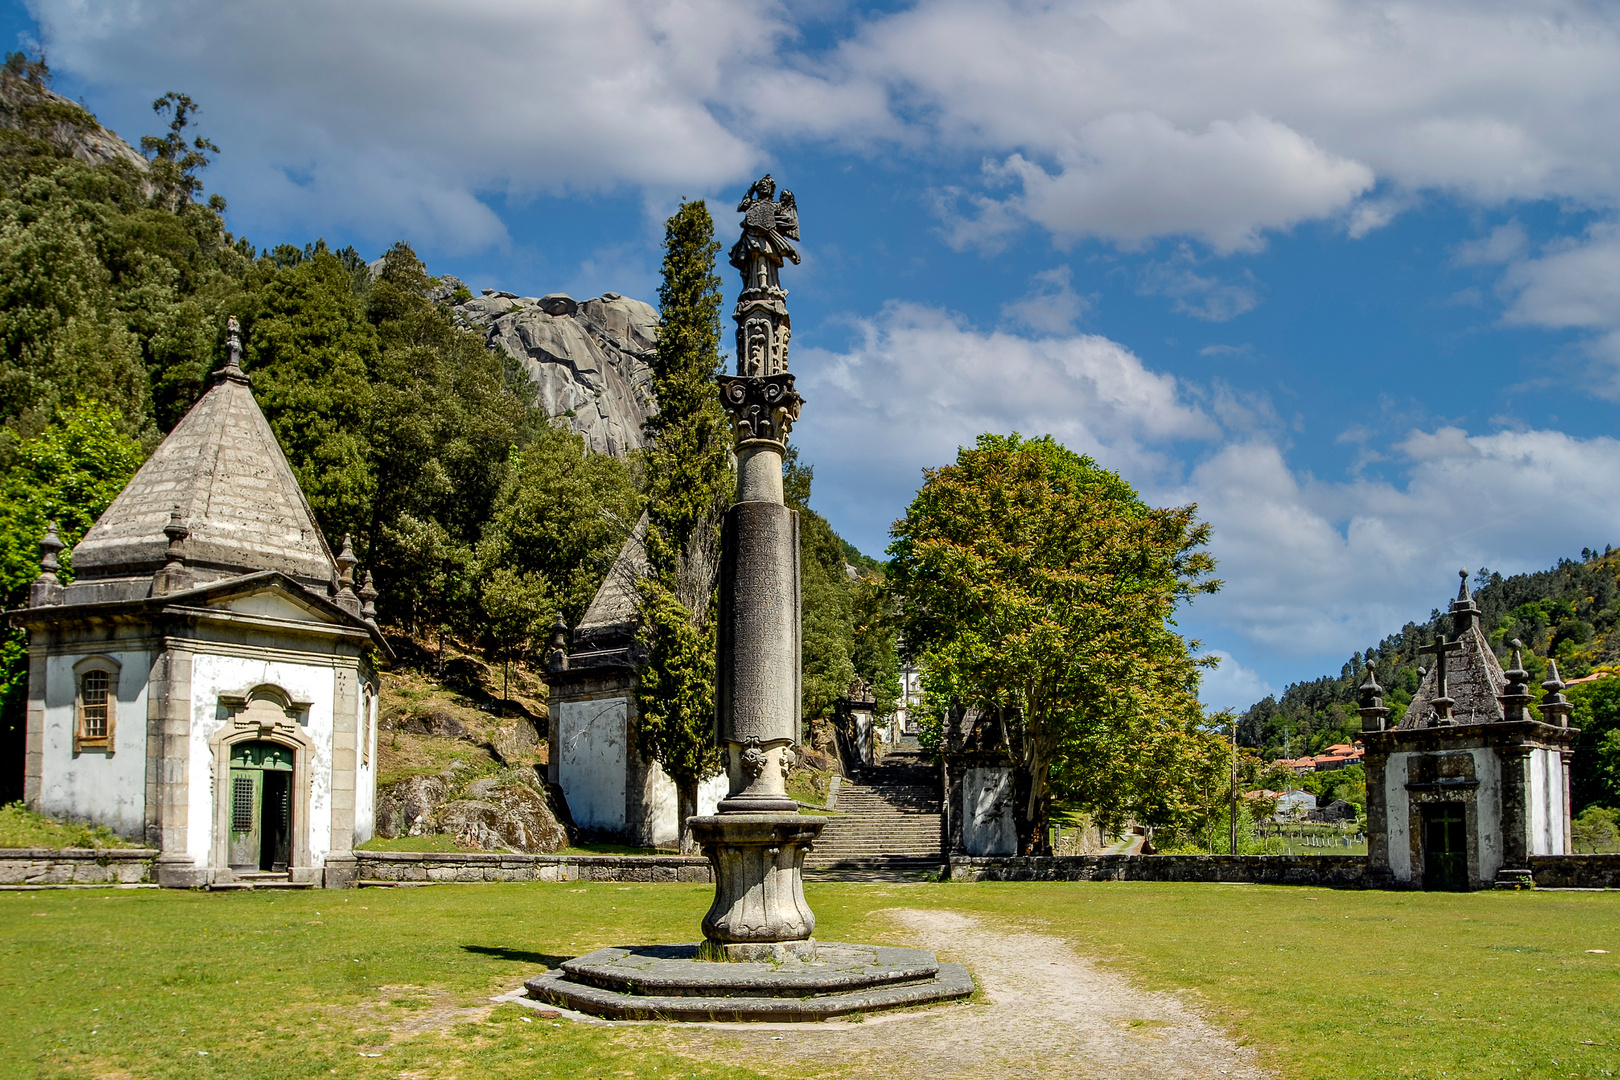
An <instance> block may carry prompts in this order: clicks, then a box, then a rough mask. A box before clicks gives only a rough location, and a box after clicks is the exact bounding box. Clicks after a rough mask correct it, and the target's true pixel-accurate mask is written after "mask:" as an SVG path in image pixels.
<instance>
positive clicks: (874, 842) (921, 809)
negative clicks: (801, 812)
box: [804, 748, 945, 881]
mask: <svg viewBox="0 0 1620 1080" xmlns="http://www.w3.org/2000/svg"><path fill="white" fill-rule="evenodd" d="M939 797H940V796H939V769H938V767H937V766H934V765H931V764H928V763H926V762H924V761H923V760H922V758H921V755H920V754H919V752H918V751H916V750H913V749H910V748H902V749H900V750H897V751H895V752H894V753H892V754H890V755H888V757H886V758H884V759H883V763H882V764H881V765H877V766H870V767H867V768H863V769H860V770H858V772H857V774H856V776H855V777H854V778H853V779H852V780H850V781H846V782H845V783H844V784H843V785H842V786H840V787H839V789H838V800H837V803H836V805H835V806H834V811H835V813H836V816H835V817H833V818H832V819H830V820H829V821H828V822H827V826H826V828H824V829H823V830H822V833H821V837H820V839H818V840H817V841H816V844H815V847H814V848H812V849H811V851H810V854H809V856H808V857H807V858H806V859H805V862H804V870H805V877H806V878H807V879H809V880H811V881H895V880H905V879H908V878H914V877H917V876H920V875H923V874H933V873H938V872H939V869H940V867H941V866H942V865H943V864H944V862H945V859H944V856H943V855H942V854H941V844H940V839H941V838H940V805H939Z"/></svg>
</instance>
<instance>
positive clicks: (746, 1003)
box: [524, 176, 973, 1021]
mask: <svg viewBox="0 0 1620 1080" xmlns="http://www.w3.org/2000/svg"><path fill="white" fill-rule="evenodd" d="M737 209H738V211H739V212H740V213H743V214H745V215H746V218H745V220H744V221H743V235H742V239H741V240H739V241H737V245H736V246H735V247H733V248H732V249H731V265H733V266H735V267H736V268H737V269H738V270H739V271H741V272H742V279H743V291H742V296H741V297H740V298H739V299H738V301H737V311H736V315H735V318H736V320H737V374H736V375H734V376H723V377H722V378H721V379H720V399H721V401H722V402H724V403H725V407H726V412H727V413H728V414H729V415H730V417H731V425H732V428H733V430H734V432H735V434H736V438H737V501H736V503H735V505H733V506H732V507H731V509H730V510H728V511H727V512H726V520H725V525H724V536H723V546H722V555H721V565H720V626H719V655H718V657H717V660H718V663H717V666H718V669H719V670H718V674H717V682H718V685H717V687H716V690H717V694H716V706H715V739H716V741H717V742H718V744H719V747H720V751H721V753H723V754H724V755H725V759H726V768H727V772H728V775H729V779H730V792H729V794H728V796H727V797H726V798H725V799H723V800H721V802H720V806H719V813H717V814H715V815H713V816H711V817H695V818H693V819H692V832H693V834H694V835H695V836H696V837H697V841H698V843H699V844H700V845H702V847H703V853H704V855H706V856H708V859H709V862H710V863H711V864H712V865H713V867H714V904H713V905H712V906H711V907H710V908H709V913H708V914H707V915H705V916H704V917H703V938H704V940H703V941H701V942H697V943H694V944H682V945H652V946H624V947H613V948H606V949H598V950H596V951H595V952H593V953H588V954H587V955H585V956H578V957H575V958H574V959H572V960H568V961H565V962H564V963H563V964H562V965H560V967H559V968H557V969H556V970H553V971H548V972H545V973H544V974H541V975H538V976H536V977H534V978H532V979H529V980H527V981H526V982H525V983H524V986H525V988H526V989H527V992H528V994H529V996H530V997H531V998H536V999H539V1000H541V1001H549V1002H551V1003H552V1004H555V1005H561V1006H563V1007H565V1008H569V1009H579V1010H581V1011H583V1012H587V1013H590V1014H592V1015H595V1016H606V1017H611V1018H613V1019H622V1020H682V1021H685V1020H696V1021H732V1020H773V1021H781V1020H790V1021H801V1020H802V1021H815V1020H826V1019H829V1018H831V1017H834V1016H848V1015H852V1014H859V1013H866V1012H875V1011H877V1010H879V1009H892V1008H896V1007H899V1006H905V1005H921V1004H927V1003H931V1002H938V1001H949V1000H952V999H954V998H963V997H967V996H968V995H970V994H972V993H973V979H972V977H970V976H969V975H968V973H967V969H966V968H964V967H962V966H961V965H959V964H941V963H940V962H939V960H938V958H937V957H935V956H934V954H933V953H930V952H925V951H923V950H921V949H897V948H889V947H887V946H881V945H852V944H840V943H837V942H822V943H821V944H820V945H819V946H818V945H817V943H816V941H815V939H814V938H813V937H812V936H811V935H812V934H813V933H814V931H815V928H816V917H815V915H814V914H812V913H811V911H810V905H808V904H806V903H805V901H804V884H803V869H804V855H805V852H806V851H807V850H808V849H809V847H810V845H811V844H812V843H813V842H814V841H815V839H816V837H817V836H819V835H820V833H821V826H822V824H823V823H824V821H825V820H826V819H825V818H820V817H811V816H806V815H803V814H800V813H799V804H798V803H796V802H794V801H793V800H792V799H790V798H788V794H787V788H786V783H785V781H786V779H787V771H788V769H789V767H791V766H792V764H793V746H794V744H795V743H796V742H798V739H799V522H798V516H797V515H796V514H794V512H793V511H792V510H789V509H788V508H787V506H785V505H784V504H783V502H782V454H783V452H784V451H785V450H786V449H787V434H788V429H789V428H790V427H791V426H792V424H793V422H794V421H796V420H797V419H798V418H799V406H800V404H801V402H800V400H799V395H798V394H797V393H795V392H794V390H793V376H792V375H790V374H789V373H788V369H787V351H788V314H787V305H786V304H784V303H783V301H784V300H785V299H786V298H787V291H786V290H785V289H783V288H782V286H781V283H780V282H779V281H778V279H777V274H778V272H779V271H780V270H781V268H782V264H783V263H784V262H794V263H796V262H798V261H799V253H798V252H797V251H795V250H793V244H792V241H794V240H797V239H798V238H799V215H798V209H797V208H796V207H795V206H794V203H793V194H792V192H787V191H784V192H783V193H782V197H781V198H780V199H778V198H777V197H776V182H775V181H774V180H772V179H771V178H770V177H769V176H766V177H764V178H763V179H761V180H760V181H759V183H757V184H755V185H754V186H753V188H752V189H750V190H749V192H748V196H747V198H745V199H743V201H742V204H741V205H740V206H738V207H737ZM713 961H726V962H724V963H714V962H713Z"/></svg>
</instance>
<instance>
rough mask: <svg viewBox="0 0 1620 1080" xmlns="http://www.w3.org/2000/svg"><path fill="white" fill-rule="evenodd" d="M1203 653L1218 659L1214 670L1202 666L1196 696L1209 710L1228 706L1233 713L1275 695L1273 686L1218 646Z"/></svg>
mask: <svg viewBox="0 0 1620 1080" xmlns="http://www.w3.org/2000/svg"><path fill="white" fill-rule="evenodd" d="M1206 655H1209V656H1216V657H1219V658H1220V661H1221V662H1220V663H1219V664H1218V665H1216V666H1215V668H1214V669H1210V668H1205V669H1204V672H1203V676H1204V677H1203V682H1202V685H1201V686H1200V687H1199V690H1198V697H1199V700H1201V701H1202V702H1203V703H1204V708H1206V709H1209V710H1212V711H1213V710H1217V709H1231V710H1233V711H1234V712H1237V711H1241V710H1243V709H1247V708H1248V707H1249V706H1250V705H1253V704H1254V703H1255V702H1257V701H1259V700H1260V699H1262V698H1264V697H1266V696H1267V695H1270V694H1275V693H1276V692H1277V691H1276V689H1275V688H1274V687H1273V686H1272V685H1271V684H1270V683H1268V682H1266V680H1264V679H1262V678H1261V677H1260V674H1259V673H1258V672H1255V671H1250V670H1249V669H1248V668H1246V667H1244V666H1243V665H1242V664H1240V663H1238V662H1237V660H1236V659H1234V658H1233V656H1232V654H1231V653H1228V652H1224V651H1223V650H1221V649H1210V650H1209V651H1208V653H1207V654H1206Z"/></svg>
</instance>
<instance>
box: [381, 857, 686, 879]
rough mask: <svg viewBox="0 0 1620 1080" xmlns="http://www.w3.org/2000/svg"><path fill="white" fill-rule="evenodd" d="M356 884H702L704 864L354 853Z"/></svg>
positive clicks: (675, 860) (663, 859)
mask: <svg viewBox="0 0 1620 1080" xmlns="http://www.w3.org/2000/svg"><path fill="white" fill-rule="evenodd" d="M355 854H356V855H357V856H359V859H360V880H362V881H703V882H712V881H713V880H714V876H713V872H712V871H711V870H710V868H709V861H708V860H707V859H704V858H699V857H697V856H684V855H519V854H515V853H509V852H483V851H466V852H463V851H450V852H441V851H429V852H420V851H358V852H355Z"/></svg>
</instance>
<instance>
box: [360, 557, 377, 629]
mask: <svg viewBox="0 0 1620 1080" xmlns="http://www.w3.org/2000/svg"><path fill="white" fill-rule="evenodd" d="M359 596H360V601H361V604H360V617H361V618H362V619H364V620H366V625H367V626H369V627H371V628H372V629H373V630H375V629H377V586H376V585H375V584H373V583H372V580H371V571H370V570H367V571H366V580H365V584H363V585H361V586H360V593H359Z"/></svg>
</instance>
